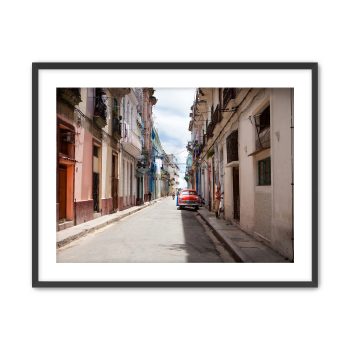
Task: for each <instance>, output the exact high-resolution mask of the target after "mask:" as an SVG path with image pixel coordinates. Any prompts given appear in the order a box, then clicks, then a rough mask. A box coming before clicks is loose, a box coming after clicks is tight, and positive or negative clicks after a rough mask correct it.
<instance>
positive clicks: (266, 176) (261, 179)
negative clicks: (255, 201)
mask: <svg viewBox="0 0 350 350" xmlns="http://www.w3.org/2000/svg"><path fill="white" fill-rule="evenodd" d="M270 185H271V157H268V158H265V159H262V160H259V161H258V186H270Z"/></svg>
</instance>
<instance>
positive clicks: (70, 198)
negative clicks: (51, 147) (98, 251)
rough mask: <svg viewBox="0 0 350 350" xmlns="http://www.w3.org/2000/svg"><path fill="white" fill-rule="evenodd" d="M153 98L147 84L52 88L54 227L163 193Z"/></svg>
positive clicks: (161, 151) (74, 223)
mask: <svg viewBox="0 0 350 350" xmlns="http://www.w3.org/2000/svg"><path fill="white" fill-rule="evenodd" d="M156 102H157V100H156V98H155V97H154V89H152V88H58V89H57V104H56V120H57V154H56V157H57V181H56V183H57V191H56V214H57V229H58V230H61V229H64V228H67V227H70V226H73V225H77V224H81V223H83V222H86V221H89V220H92V219H94V218H96V217H98V216H101V215H107V214H110V213H113V212H116V211H118V210H123V209H126V208H129V207H131V206H134V205H140V204H142V203H144V202H145V201H149V200H151V199H152V198H153V199H154V198H159V197H160V196H163V195H165V193H166V192H167V190H168V187H167V186H168V177H166V178H165V177H164V174H162V173H161V171H162V158H163V156H162V154H163V153H165V152H164V150H163V148H162V146H161V143H160V139H159V136H158V134H157V133H156V132H155V130H154V128H153V118H152V108H153V106H154V105H155V103H156ZM152 137H153V138H152ZM155 153H156V154H157V157H154V155H155ZM163 170H164V169H163ZM162 176H163V177H162ZM152 193H153V195H152Z"/></svg>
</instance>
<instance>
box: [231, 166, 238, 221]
mask: <svg viewBox="0 0 350 350" xmlns="http://www.w3.org/2000/svg"><path fill="white" fill-rule="evenodd" d="M232 170H233V179H232V180H233V218H234V220H237V221H239V217H240V215H239V213H240V208H239V167H234V168H232Z"/></svg>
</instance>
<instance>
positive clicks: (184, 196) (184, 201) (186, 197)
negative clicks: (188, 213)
mask: <svg viewBox="0 0 350 350" xmlns="http://www.w3.org/2000/svg"><path fill="white" fill-rule="evenodd" d="M177 205H178V206H179V209H182V208H184V207H192V208H194V209H196V210H198V207H199V205H200V199H199V196H198V194H197V192H196V190H192V189H186V190H182V191H181V192H180V193H179V195H178V198H177Z"/></svg>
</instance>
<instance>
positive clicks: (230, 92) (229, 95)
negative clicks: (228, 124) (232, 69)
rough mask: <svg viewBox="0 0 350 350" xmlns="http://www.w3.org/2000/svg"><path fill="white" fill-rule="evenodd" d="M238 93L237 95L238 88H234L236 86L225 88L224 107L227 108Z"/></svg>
mask: <svg viewBox="0 0 350 350" xmlns="http://www.w3.org/2000/svg"><path fill="white" fill-rule="evenodd" d="M236 95H237V91H236V89H234V88H227V89H224V91H223V103H224V105H223V108H226V107H227V105H228V103H229V102H230V101H231V100H234V99H235V98H236Z"/></svg>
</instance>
